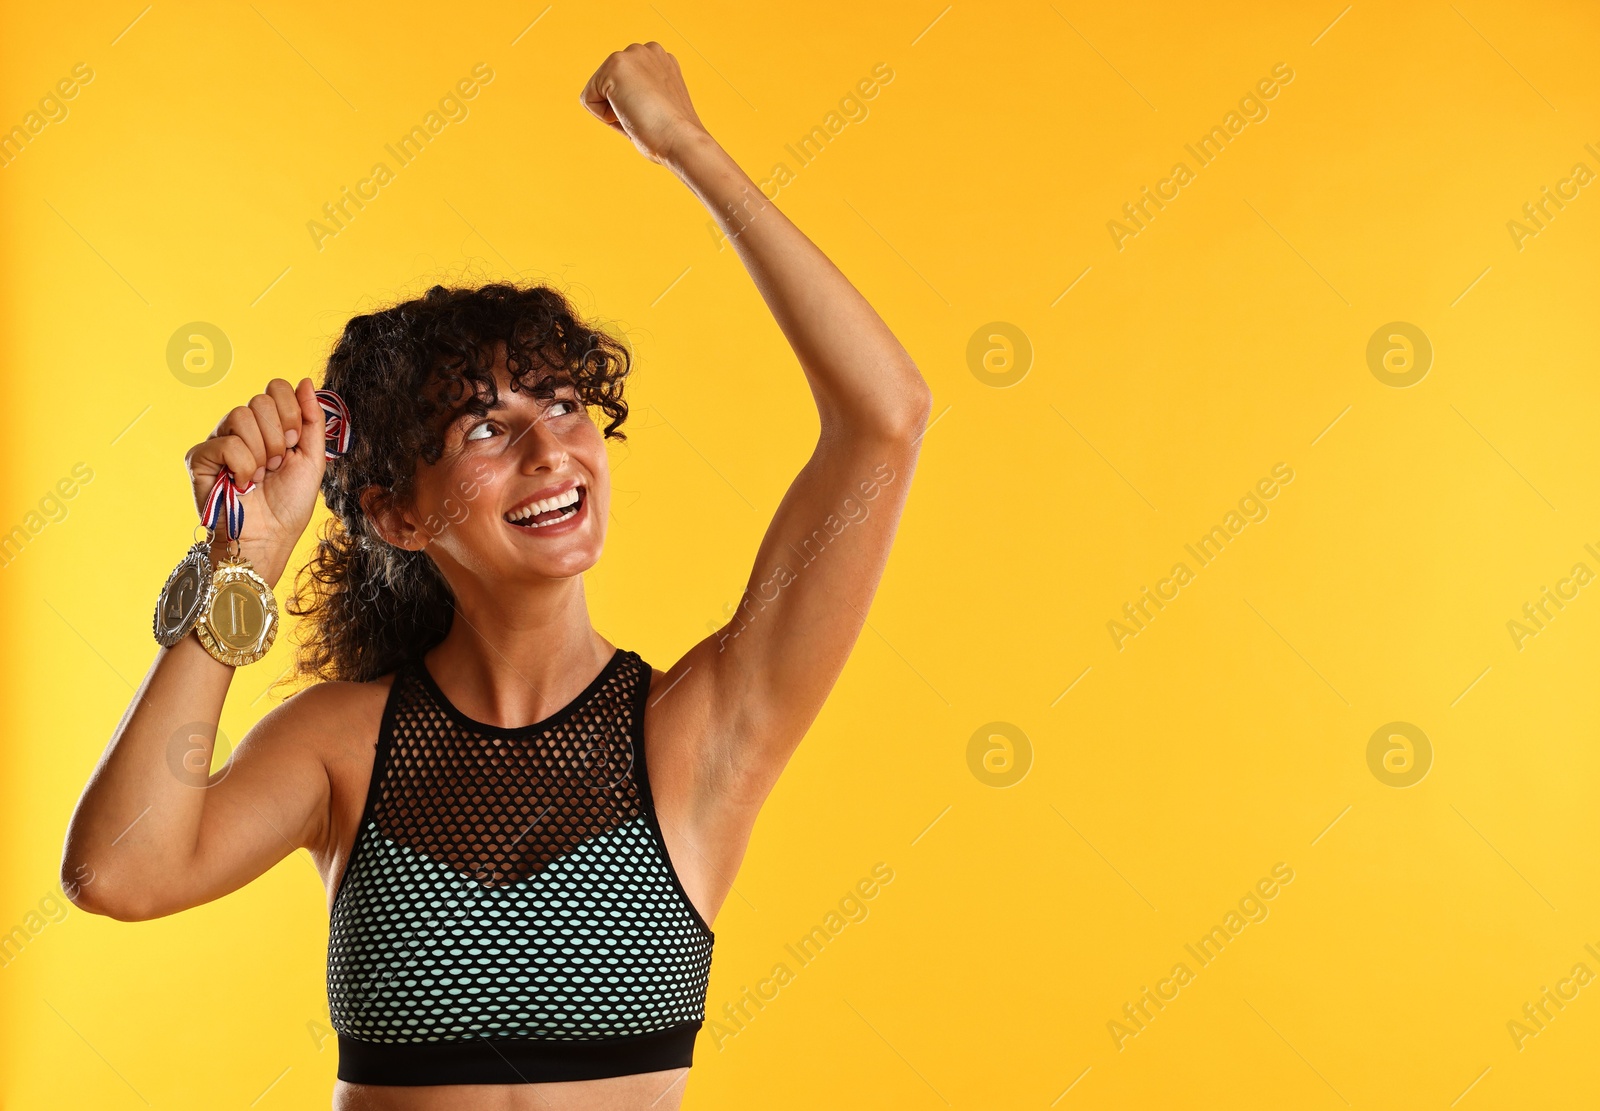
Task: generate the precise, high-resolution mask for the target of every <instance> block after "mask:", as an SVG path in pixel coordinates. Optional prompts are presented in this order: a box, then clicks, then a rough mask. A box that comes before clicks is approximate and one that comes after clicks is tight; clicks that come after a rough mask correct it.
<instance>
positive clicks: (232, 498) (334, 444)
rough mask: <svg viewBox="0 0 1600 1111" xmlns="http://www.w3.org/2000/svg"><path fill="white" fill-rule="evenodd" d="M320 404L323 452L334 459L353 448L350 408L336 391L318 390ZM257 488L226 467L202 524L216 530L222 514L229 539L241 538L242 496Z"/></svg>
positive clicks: (219, 474) (208, 499)
mask: <svg viewBox="0 0 1600 1111" xmlns="http://www.w3.org/2000/svg"><path fill="white" fill-rule="evenodd" d="M317 403H318V404H319V405H321V406H322V416H323V421H324V428H323V444H322V454H323V458H324V459H325V460H329V461H331V460H334V459H337V458H339V456H341V455H343V454H344V453H345V452H347V451H349V450H350V431H351V429H350V410H349V408H348V407H346V405H345V403H344V398H342V397H340V396H339V395H338V394H336V393H334V392H333V391H332V390H318V391H317ZM255 488H256V484H255V483H254V482H252V481H246V482H245V484H244V485H243V486H242V487H241V486H239V485H238V484H237V483H235V482H234V478H233V475H232V474H231V473H230V472H229V471H228V469H227V468H226V467H224V468H223V469H222V470H221V471H219V472H217V481H216V483H215V484H214V485H213V486H212V487H211V493H210V494H208V495H207V496H206V502H205V505H204V506H203V507H201V510H200V523H201V524H202V525H204V526H205V527H206V528H208V529H210V530H212V531H215V530H216V527H217V518H218V517H221V518H222V519H223V520H224V522H225V523H226V525H227V529H228V539H229V540H237V539H239V533H241V532H243V531H244V506H243V504H241V503H240V501H239V497H240V495H242V494H248V493H249V492H250V491H251V490H254V489H255Z"/></svg>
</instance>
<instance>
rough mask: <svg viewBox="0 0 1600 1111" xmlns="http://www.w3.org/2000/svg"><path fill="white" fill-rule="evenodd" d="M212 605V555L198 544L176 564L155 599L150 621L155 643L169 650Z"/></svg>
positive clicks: (201, 544) (205, 547)
mask: <svg viewBox="0 0 1600 1111" xmlns="http://www.w3.org/2000/svg"><path fill="white" fill-rule="evenodd" d="M210 601H211V555H210V550H209V548H208V547H207V545H205V544H204V543H197V544H195V545H194V546H193V547H191V548H190V549H189V551H188V552H187V554H185V555H184V557H183V558H182V559H181V560H179V561H178V565H177V566H176V567H174V568H173V569H172V574H170V575H168V576H167V583H166V585H165V586H163V587H162V588H161V594H160V596H159V597H157V598H156V612H155V617H154V618H153V619H152V624H153V626H154V629H155V634H156V643H157V644H159V645H161V647H163V648H171V647H172V646H173V645H174V644H177V643H178V641H180V640H182V639H183V638H184V637H186V636H188V635H189V630H190V629H192V628H194V626H195V622H196V621H198V620H200V615H201V614H202V613H204V612H205V609H206V605H207V603H209V602H210Z"/></svg>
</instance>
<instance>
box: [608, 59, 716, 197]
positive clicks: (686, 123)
mask: <svg viewBox="0 0 1600 1111" xmlns="http://www.w3.org/2000/svg"><path fill="white" fill-rule="evenodd" d="M579 98H580V99H581V100H582V102H583V106H584V107H585V108H587V109H588V110H589V111H590V112H591V113H593V114H594V116H595V117H596V118H598V119H599V120H601V121H602V122H604V123H607V124H609V125H610V126H612V127H614V128H616V129H617V130H618V131H620V132H622V133H623V134H624V135H626V136H627V137H628V138H630V139H632V140H633V145H634V146H635V147H638V148H639V153H640V154H642V155H644V156H645V157H646V158H648V159H650V161H652V162H655V163H657V164H658V165H662V166H668V167H669V168H670V166H671V163H672V161H673V158H674V157H675V156H676V153H677V152H678V151H679V150H681V149H682V148H683V144H684V143H686V142H688V141H690V140H691V139H693V137H694V136H695V135H697V134H699V135H703V134H705V133H706V129H705V127H704V125H702V124H701V123H700V117H699V116H697V115H695V111H694V105H693V104H691V103H690V102H689V90H688V88H687V87H685V85H684V83H683V72H682V71H681V70H679V69H678V59H676V58H674V57H673V56H672V55H671V54H668V53H667V51H666V49H665V48H664V47H663V46H662V45H661V44H660V43H659V42H647V43H637V42H636V43H634V44H633V45H631V46H629V47H628V48H627V49H626V50H619V51H617V52H616V53H615V54H613V55H611V56H610V57H609V58H607V59H606V60H605V61H604V62H601V63H600V68H599V69H597V70H595V71H594V76H593V77H591V78H589V83H588V84H587V85H585V86H584V87H583V92H582V93H581V94H580V97H579Z"/></svg>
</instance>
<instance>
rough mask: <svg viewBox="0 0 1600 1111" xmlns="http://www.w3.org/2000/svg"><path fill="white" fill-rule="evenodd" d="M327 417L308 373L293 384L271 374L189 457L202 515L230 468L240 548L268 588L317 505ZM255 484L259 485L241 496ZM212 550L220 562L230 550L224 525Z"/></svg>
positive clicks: (197, 505) (287, 559)
mask: <svg viewBox="0 0 1600 1111" xmlns="http://www.w3.org/2000/svg"><path fill="white" fill-rule="evenodd" d="M324 419H325V418H324V416H323V412H322V406H321V405H320V404H319V403H318V401H317V396H316V390H315V388H314V387H313V386H312V383H311V379H309V378H302V379H301V380H300V384H299V386H291V385H289V383H288V382H286V381H284V380H283V379H282V378H274V379H273V380H272V381H270V382H268V383H267V388H266V390H265V391H264V392H262V393H258V394H256V395H255V396H254V397H252V398H251V399H250V401H249V403H248V404H245V405H240V406H239V407H237V408H235V409H233V410H231V411H230V412H229V413H228V415H227V416H225V417H223V418H222V420H220V421H219V422H217V427H216V428H215V430H213V431H212V433H211V435H210V437H209V438H207V439H206V440H204V441H202V442H201V443H198V444H196V445H195V446H194V447H192V448H190V449H189V453H188V454H187V455H185V456H184V465H185V466H186V467H187V468H188V470H189V478H190V481H191V482H192V483H193V485H194V504H195V508H196V510H198V511H199V513H200V514H201V517H202V519H203V518H204V516H205V512H206V505H207V502H208V501H209V500H210V499H211V495H212V491H213V488H214V487H215V486H216V484H217V481H218V476H219V475H220V474H222V473H223V472H227V473H228V475H229V476H230V478H231V480H232V482H233V485H234V486H235V487H236V488H237V489H238V490H239V491H240V493H241V495H242V500H241V501H240V503H239V504H240V505H241V507H243V508H244V509H245V510H246V512H245V514H244V521H243V527H242V528H241V529H240V530H239V535H238V544H239V550H238V554H239V555H240V556H243V557H244V558H245V559H247V560H249V561H250V564H251V566H253V567H254V568H255V571H256V574H258V575H260V576H261V577H262V578H263V579H265V580H266V582H267V584H268V585H269V586H272V585H275V584H276V583H277V581H278V579H279V578H281V577H282V575H283V572H284V568H285V567H286V566H287V565H288V562H289V557H290V555H291V554H292V553H293V552H294V546H295V545H296V544H297V543H299V542H300V537H301V536H302V535H303V534H304V533H305V530H306V525H308V524H309V523H310V522H311V511H312V510H313V509H314V508H315V507H316V504H317V491H318V490H319V489H320V488H321V486H322V473H323V471H324V469H325V468H326V467H327V462H326V460H325V458H324V453H323V451H322V450H321V448H322V444H323V425H324ZM252 483H254V485H255V488H254V489H253V490H250V492H249V493H248V494H244V493H243V492H244V491H245V490H248V489H250V486H251V484H252ZM211 554H212V557H213V558H214V559H215V560H217V561H218V562H220V561H221V560H222V558H224V557H225V556H227V555H228V554H230V553H229V551H228V535H227V531H226V530H225V529H223V528H222V527H220V525H219V526H218V527H216V529H215V532H214V534H213V537H212V551H211Z"/></svg>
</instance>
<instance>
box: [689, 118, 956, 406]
mask: <svg viewBox="0 0 1600 1111" xmlns="http://www.w3.org/2000/svg"><path fill="white" fill-rule="evenodd" d="M668 164H669V165H670V166H671V168H672V170H673V171H674V172H675V173H676V174H677V175H678V176H679V177H680V178H682V179H683V181H684V183H685V184H686V185H688V186H689V188H690V189H691V190H693V191H694V193H695V195H696V196H698V197H699V198H700V200H701V202H702V203H703V204H705V206H706V207H707V208H708V209H709V210H710V211H711V213H712V214H713V215H714V216H715V217H716V219H717V221H718V223H719V225H720V226H721V227H722V229H723V231H724V232H725V233H726V235H727V237H728V240H729V242H730V243H732V244H733V247H734V250H736V251H737V252H738V253H739V258H740V260H741V261H743V263H744V265H745V269H746V270H748V271H749V272H750V277H751V278H752V279H753V280H754V281H755V284H756V288H757V289H758V290H759V291H760V293H761V296H762V298H763V299H765V301H766V303H767V307H768V308H769V309H770V310H771V311H772V315H773V317H774V319H776V320H777V322H778V327H779V328H780V329H781V330H782V331H783V334H784V336H785V338H787V339H788V341H789V344H790V346H791V347H793V348H794V352H795V355H796V357H797V358H798V359H799V361H800V366H801V368H802V369H803V370H804V371H805V373H806V377H807V379H808V381H809V382H810V384H811V390H812V393H813V395H814V396H815V398H816V402H817V410H818V413H819V414H820V416H821V419H822V423H823V431H824V434H826V433H827V432H828V431H829V430H830V428H835V427H837V428H840V429H843V430H847V431H851V432H862V431H864V432H872V433H884V434H889V435H910V436H916V435H918V434H920V433H921V431H922V425H923V422H924V421H925V420H926V418H927V413H928V389H927V385H926V383H924V381H923V379H922V375H921V374H920V373H918V371H917V368H916V364H915V363H914V362H913V361H912V359H911V356H910V355H909V354H908V353H907V352H906V349H905V348H904V347H903V346H902V345H901V344H900V341H899V340H897V339H896V338H895V337H894V334H893V333H892V332H890V331H889V328H888V326H887V325H886V324H884V322H883V320H882V319H881V318H880V317H879V316H878V314H877V312H876V311H874V310H873V308H872V306H871V305H869V304H868V303H867V301H866V299H865V298H864V297H862V296H861V294H860V293H858V292H857V291H856V288H855V287H854V286H853V285H851V284H850V281H849V279H847V278H846V277H845V276H844V275H843V274H842V273H840V271H839V268H838V267H836V266H834V264H833V263H832V262H831V261H829V259H828V257H827V256H826V255H824V254H823V253H822V251H821V250H819V249H818V248H817V246H816V244H814V243H812V242H811V240H810V239H808V238H806V236H805V234H804V233H803V232H801V231H800V229H799V228H797V227H796V226H795V225H794V223H793V222H792V221H790V220H789V218H788V217H787V216H785V215H784V214H783V213H782V212H781V211H780V210H779V209H778V207H777V206H776V205H775V204H774V203H773V202H772V201H770V200H768V199H767V198H766V196H765V195H764V194H763V193H762V192H761V189H760V187H759V186H757V185H756V183H755V182H754V181H752V180H751V179H750V177H749V175H747V174H746V173H745V172H744V171H743V170H742V169H740V168H739V165H738V163H737V162H735V161H734V160H733V158H732V156H731V155H729V154H728V152H727V151H725V150H723V148H722V146H721V145H720V144H719V143H717V141H716V140H715V139H714V138H712V137H711V136H710V135H709V134H707V133H705V132H703V131H701V132H695V133H694V134H693V135H692V136H691V137H690V138H689V139H687V140H686V141H685V142H684V143H683V144H682V145H681V146H680V147H679V148H678V149H677V150H675V151H674V152H673V157H672V159H671V161H670V162H669V163H668Z"/></svg>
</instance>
